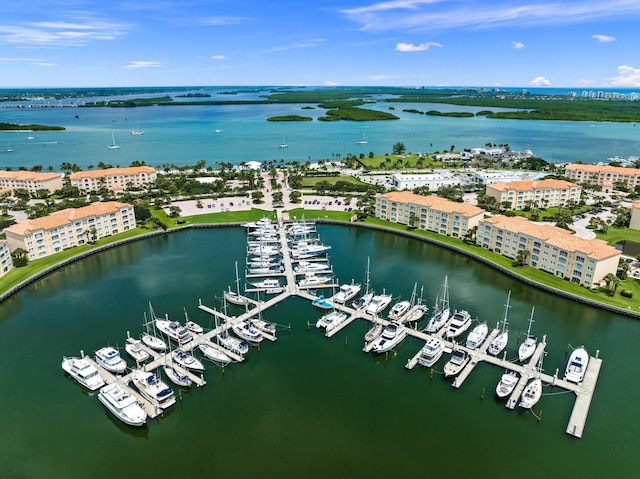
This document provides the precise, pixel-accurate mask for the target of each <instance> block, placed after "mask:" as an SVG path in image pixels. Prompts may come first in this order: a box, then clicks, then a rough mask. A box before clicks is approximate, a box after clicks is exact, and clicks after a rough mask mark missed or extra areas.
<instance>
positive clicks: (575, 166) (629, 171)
mask: <svg viewBox="0 0 640 479" xmlns="http://www.w3.org/2000/svg"><path fill="white" fill-rule="evenodd" d="M564 169H565V170H584V171H591V172H593V173H601V172H602V173H606V172H609V173H617V174H619V175H640V169H639V168H626V167H624V166H611V165H587V164H582V163H571V164H569V165H566V166H565V167H564Z"/></svg>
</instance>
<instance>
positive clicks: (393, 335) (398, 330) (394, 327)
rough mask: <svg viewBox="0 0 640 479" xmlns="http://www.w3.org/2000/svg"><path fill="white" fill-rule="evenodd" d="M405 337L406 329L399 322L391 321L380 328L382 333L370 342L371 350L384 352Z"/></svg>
mask: <svg viewBox="0 0 640 479" xmlns="http://www.w3.org/2000/svg"><path fill="white" fill-rule="evenodd" d="M406 337H407V329H406V328H405V327H404V326H403V325H402V324H400V323H397V322H395V321H391V322H390V323H389V324H387V325H386V326H385V327H384V329H383V330H382V334H381V335H380V336H379V337H378V338H377V339H375V340H374V342H373V343H372V351H373V352H375V353H385V352H387V351H390V350H391V349H393V348H395V347H396V346H397V345H398V344H400V343H401V342H402V340H403V339H404V338H406Z"/></svg>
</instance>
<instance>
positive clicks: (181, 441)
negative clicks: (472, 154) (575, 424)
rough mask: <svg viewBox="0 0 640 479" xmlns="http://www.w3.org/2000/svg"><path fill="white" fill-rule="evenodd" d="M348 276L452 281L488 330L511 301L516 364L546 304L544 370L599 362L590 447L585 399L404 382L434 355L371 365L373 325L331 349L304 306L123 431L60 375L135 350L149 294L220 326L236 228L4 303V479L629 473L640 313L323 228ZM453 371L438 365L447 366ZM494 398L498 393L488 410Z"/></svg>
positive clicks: (237, 242)
mask: <svg viewBox="0 0 640 479" xmlns="http://www.w3.org/2000/svg"><path fill="white" fill-rule="evenodd" d="M319 230H320V233H321V235H322V238H323V239H324V241H325V242H327V243H329V244H331V245H332V246H333V249H332V253H331V258H332V263H333V265H334V269H335V270H336V272H337V275H338V277H339V278H340V280H342V281H349V280H350V279H351V278H355V279H356V280H362V279H363V278H364V270H365V268H366V262H367V256H371V281H372V285H373V287H374V288H376V289H378V290H380V289H382V288H386V290H387V292H390V293H393V295H394V296H396V297H397V296H402V297H403V298H408V297H409V295H410V293H411V289H412V287H413V284H414V282H416V281H417V282H418V285H419V286H421V285H424V295H425V299H426V300H427V302H428V303H429V304H431V303H432V302H433V299H434V298H435V295H436V294H437V292H438V289H439V287H440V284H441V283H442V280H443V278H444V275H445V274H448V275H449V284H450V297H451V303H452V306H454V307H458V308H467V309H468V310H469V311H470V312H471V313H472V315H474V316H478V317H479V318H480V319H482V320H487V321H488V322H489V323H490V324H492V323H495V322H496V321H498V320H499V319H500V318H501V317H502V315H503V313H504V306H503V305H504V303H505V301H506V296H507V291H508V290H511V291H512V297H511V298H512V302H511V306H512V307H511V310H510V321H511V327H510V329H511V331H512V337H511V341H510V344H509V347H508V349H509V355H510V356H514V354H515V349H516V337H515V336H516V335H517V333H518V332H519V331H522V330H524V329H526V324H527V319H528V316H529V313H530V310H531V307H532V306H535V307H536V314H535V319H536V322H535V323H534V327H533V329H534V332H535V333H536V334H538V335H542V334H545V333H546V334H547V335H548V336H547V338H548V348H547V350H548V352H549V354H548V356H547V357H546V360H545V365H544V367H545V370H546V372H550V373H553V371H554V370H555V368H561V369H562V368H563V367H564V363H565V357H566V356H565V352H566V350H567V345H568V344H569V343H570V344H572V345H574V346H577V345H580V344H585V345H586V347H587V348H588V349H589V351H590V352H592V353H595V350H596V349H599V350H600V355H601V357H602V358H603V359H604V362H603V368H602V371H601V375H600V380H599V382H598V385H597V387H596V391H595V396H594V400H593V402H592V407H591V411H590V414H589V418H588V420H587V424H586V428H585V433H584V437H583V439H580V440H577V439H574V438H571V437H570V436H568V435H566V434H565V432H564V431H565V428H566V426H567V422H568V420H569V415H570V412H571V408H572V405H573V398H572V397H571V396H570V395H568V394H554V393H558V392H560V391H559V390H555V391H554V390H551V389H550V388H545V396H543V398H542V400H541V401H540V403H539V404H538V405H537V406H536V408H535V409H536V412H537V413H540V412H542V420H541V421H540V422H538V421H537V420H536V418H535V417H534V416H533V415H532V414H531V413H528V412H519V411H509V410H507V409H506V408H505V407H504V403H503V402H502V401H498V400H496V399H494V394H493V389H494V387H495V384H496V382H497V381H498V379H499V376H500V374H501V373H502V371H500V370H498V369H497V368H495V367H491V366H488V365H481V366H479V367H477V368H476V370H475V371H474V372H473V373H472V375H471V376H470V377H469V378H468V379H467V381H466V382H465V384H464V385H463V386H462V388H461V389H459V390H456V389H454V388H452V387H451V385H450V382H449V381H447V380H444V379H443V378H442V376H440V375H439V374H437V373H436V374H434V377H433V378H430V375H429V371H427V370H424V369H419V368H416V369H415V370H413V371H407V370H406V369H405V368H404V364H405V363H406V361H407V359H408V358H409V357H411V356H412V355H413V354H415V353H416V352H417V351H418V349H419V348H420V347H421V344H420V343H419V342H418V341H416V340H414V339H412V338H408V339H407V340H405V341H404V343H403V344H402V345H401V346H400V347H399V348H398V350H397V351H396V352H395V353H393V354H391V355H390V356H389V357H388V358H386V360H385V358H384V357H376V356H373V355H371V354H364V353H363V352H362V351H361V348H362V345H363V343H362V337H363V335H364V333H365V331H366V329H367V325H366V324H364V323H358V322H356V323H353V324H352V325H350V326H349V327H347V328H346V329H345V330H343V331H342V332H341V333H339V334H338V335H336V336H335V337H333V338H332V339H327V338H325V337H324V336H323V335H322V334H321V333H320V332H319V331H318V330H316V329H315V327H314V326H312V327H311V328H310V330H308V328H307V322H312V323H314V322H315V321H316V320H317V318H318V317H319V315H320V313H319V312H318V311H317V310H315V309H314V308H313V307H311V305H309V304H308V303H306V302H305V301H302V300H299V299H295V298H292V299H289V300H287V301H286V302H284V303H280V305H278V306H277V307H275V308H272V309H270V310H268V311H266V312H265V314H264V316H265V317H266V319H269V320H271V321H276V322H278V323H281V324H284V325H289V324H290V325H291V332H290V333H289V332H287V330H286V329H285V330H283V331H281V332H280V333H279V335H278V338H279V339H278V341H277V342H275V343H269V344H263V345H262V347H261V349H260V351H258V350H257V349H255V348H254V349H252V351H251V352H250V353H249V355H248V357H247V360H246V361H245V362H244V363H243V364H236V365H233V366H231V367H229V368H227V369H226V370H225V372H224V374H222V373H221V371H220V369H218V368H216V367H213V366H211V367H209V368H208V369H207V372H206V379H207V381H208V384H207V385H206V386H205V387H203V388H201V389H193V390H190V391H184V392H183V393H182V401H180V402H179V403H178V404H177V406H176V407H175V408H174V410H173V411H171V412H169V413H168V414H167V415H166V417H164V418H162V419H157V420H154V421H151V422H150V423H149V424H148V425H147V426H146V427H145V428H143V429H142V430H135V429H132V428H128V427H125V426H123V425H121V424H120V423H119V422H117V421H116V420H115V419H112V417H111V416H110V415H109V414H108V413H107V412H106V410H105V409H104V408H103V407H102V405H101V404H100V403H99V402H98V400H97V398H96V397H95V395H93V394H87V393H85V392H83V391H82V389H81V388H80V387H79V386H78V385H77V384H75V383H74V382H73V381H71V380H70V379H68V378H66V377H65V376H64V374H63V372H62V370H61V369H60V360H61V358H62V356H63V355H73V354H77V353H79V351H80V349H84V350H85V351H86V352H92V351H94V350H95V349H97V348H99V347H101V346H104V345H106V344H107V343H109V344H111V345H116V344H117V345H119V346H122V344H123V342H124V338H125V335H126V331H131V333H132V334H134V335H137V334H139V332H140V330H141V323H142V319H143V312H144V311H146V310H147V309H148V301H151V302H152V303H153V307H154V309H155V312H156V313H157V314H158V315H163V314H165V313H168V314H169V315H170V317H173V318H175V319H179V318H181V317H182V314H183V311H182V310H183V307H184V308H186V309H187V311H188V313H189V316H190V318H191V319H194V320H196V321H198V322H200V323H201V324H203V325H204V326H209V325H210V320H209V317H208V316H207V315H205V314H204V313H200V312H199V310H197V304H198V299H199V298H201V299H202V300H203V302H204V303H205V304H208V305H210V306H214V305H216V304H219V302H218V301H219V299H218V298H219V297H220V295H221V292H222V290H223V289H225V288H226V287H227V285H229V284H231V283H232V282H233V276H234V273H233V270H234V261H235V260H238V261H239V262H241V263H242V261H243V260H244V256H243V250H244V242H245V236H244V232H243V231H242V230H240V229H214V230H203V231H186V232H181V233H175V234H171V235H167V236H165V237H160V238H153V239H148V240H145V241H140V242H137V243H133V244H130V245H127V246H123V247H119V248H116V249H113V250H110V251H108V252H104V253H101V254H99V255H96V256H93V257H91V258H87V259H85V260H83V261H81V262H78V263H76V264H73V265H71V266H68V267H66V268H63V269H61V270H59V271H58V272H56V273H54V274H51V275H50V276H48V277H46V278H44V279H42V280H40V281H39V282H37V283H36V284H34V285H32V286H31V287H29V288H27V289H25V290H23V291H22V292H21V293H19V294H18V295H15V296H14V297H12V298H11V299H9V300H7V301H5V302H4V303H3V304H2V305H1V306H0V314H1V315H2V321H1V322H0V365H2V366H1V367H0V384H1V385H2V392H3V394H2V395H0V408H1V410H2V411H3V412H4V413H3V425H2V428H1V429H0V450H2V459H0V476H1V477H3V478H14V477H16V478H18V477H19V478H40V477H47V478H64V479H69V478H76V477H95V478H101V477H105V478H107V477H113V476H114V475H117V476H119V477H143V478H150V477H172V476H174V475H177V474H180V475H181V476H183V477H184V476H186V477H189V476H191V477H195V476H196V475H197V474H200V473H206V474H207V476H206V477H210V476H212V475H213V474H216V476H221V477H224V476H225V475H226V477H234V478H235V477H275V476H276V475H277V476H278V477H292V478H293V477H296V478H299V477H309V478H316V477H317V478H323V477H345V478H353V477H365V476H368V477H383V476H387V477H415V476H416V474H420V475H425V476H428V477H432V476H434V475H442V474H449V475H451V474H452V475H453V476H454V477H470V476H471V475H472V474H473V475H480V476H489V475H491V476H493V477H514V476H516V475H517V476H519V477H526V478H529V477H530V478H534V477H535V478H538V477H578V476H580V477H589V478H591V477H594V478H595V477H634V476H635V475H636V474H637V471H638V469H639V468H640V459H639V458H638V454H637V452H638V448H637V437H638V435H639V434H640V420H639V419H640V413H639V412H638V408H637V404H636V403H637V397H638V396H639V394H640V387H639V386H638V383H637V381H635V380H634V378H635V377H636V374H637V367H638V364H639V359H640V352H639V349H638V341H639V339H640V329H639V328H638V323H637V322H636V321H634V320H630V319H627V318H623V317H620V316H616V315H612V314H609V313H605V312H602V311H599V310H597V309H593V308H589V307H585V306H582V305H578V304H575V303H572V302H569V301H566V300H563V299H560V298H557V297H555V296H552V295H548V294H545V293H542V292H540V291H537V290H535V289H532V288H528V287H525V286H524V285H522V284H520V283H517V282H515V281H513V280H511V279H509V278H507V277H505V276H503V275H501V274H499V273H497V272H495V271H493V270H491V269H488V268H486V267H484V266H482V265H480V264H477V263H475V262H473V261H471V260H470V259H467V258H464V257H460V256H457V255H455V254H452V253H450V252H448V251H446V250H443V249H440V248H437V247H434V246H429V245H425V244H421V243H417V242H413V241H410V240H407V239H405V238H401V237H398V236H395V235H391V234H383V233H378V232H371V231H367V230H360V229H356V228H345V227H336V226H323V227H320V228H319ZM443 364H444V361H443V360H441V361H440V362H439V363H438V364H437V365H436V369H437V370H441V369H442V366H443ZM483 389H485V397H484V399H481V396H482V392H483Z"/></svg>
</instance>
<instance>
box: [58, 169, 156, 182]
mask: <svg viewBox="0 0 640 479" xmlns="http://www.w3.org/2000/svg"><path fill="white" fill-rule="evenodd" d="M155 171H156V170H155V169H154V168H151V167H150V166H130V167H128V168H105V169H103V170H89V171H77V172H75V173H72V174H71V176H69V178H70V179H72V180H79V179H81V178H102V177H105V176H116V175H137V174H140V173H155Z"/></svg>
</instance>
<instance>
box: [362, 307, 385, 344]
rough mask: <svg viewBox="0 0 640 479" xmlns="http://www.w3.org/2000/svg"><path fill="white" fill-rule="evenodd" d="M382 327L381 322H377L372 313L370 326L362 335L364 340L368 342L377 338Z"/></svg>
mask: <svg viewBox="0 0 640 479" xmlns="http://www.w3.org/2000/svg"><path fill="white" fill-rule="evenodd" d="M383 329H384V327H383V326H382V323H379V322H378V317H377V316H376V315H375V314H374V315H373V319H372V320H371V327H370V328H369V330H368V331H367V332H366V333H365V335H364V342H365V343H370V342H372V341H374V340H376V339H377V338H379V337H380V335H381V334H382V330H383Z"/></svg>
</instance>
